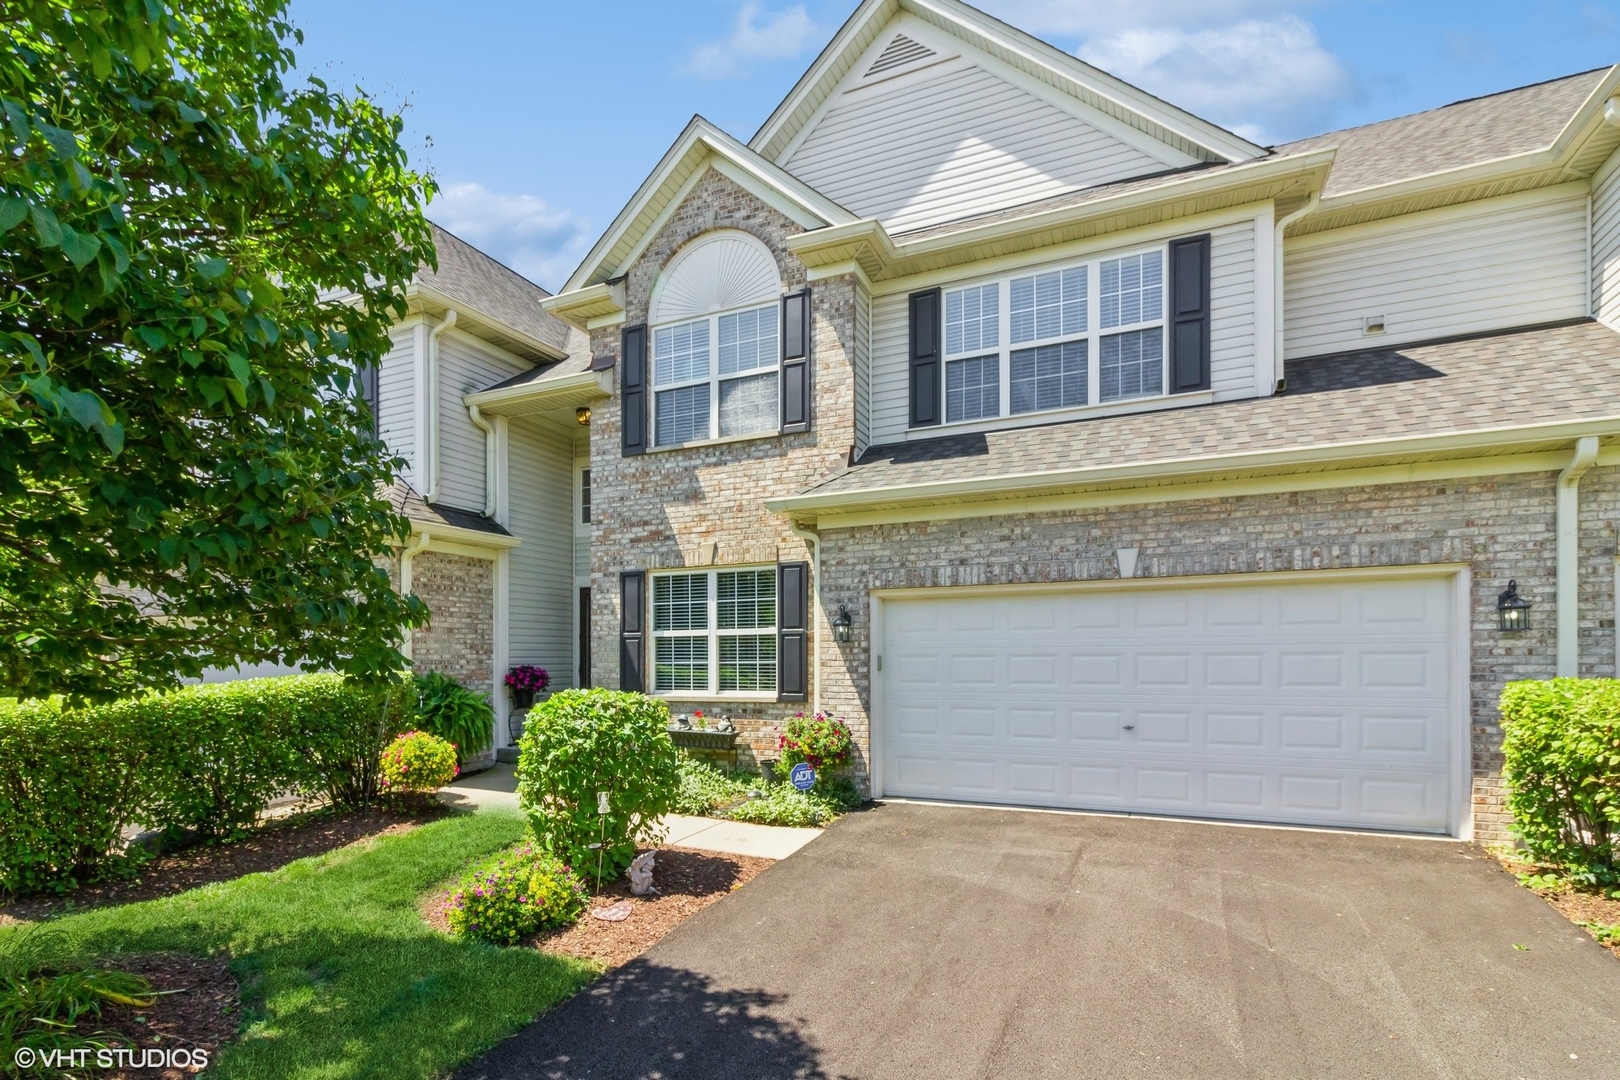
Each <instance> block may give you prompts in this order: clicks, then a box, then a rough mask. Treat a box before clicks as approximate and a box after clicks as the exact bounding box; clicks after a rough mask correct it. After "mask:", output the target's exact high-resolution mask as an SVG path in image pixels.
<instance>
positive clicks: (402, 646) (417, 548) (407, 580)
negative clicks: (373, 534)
mask: <svg viewBox="0 0 1620 1080" xmlns="http://www.w3.org/2000/svg"><path fill="white" fill-rule="evenodd" d="M432 542H433V537H431V536H429V535H428V534H427V533H425V532H418V533H414V534H413V535H412V536H411V538H410V540H409V541H408V542H407V543H406V544H405V546H404V547H402V548H400V549H399V595H401V596H409V595H411V588H412V582H411V560H412V559H414V558H415V557H416V556H417V555H419V554H421V553H422V552H424V551H426V550H427V546H428V545H429V544H430V543H432ZM411 633H412V631H411V628H410V627H406V628H405V637H404V639H403V640H402V641H401V642H400V643H399V651H400V653H401V654H403V655H404V657H405V659H407V660H409V659H411Z"/></svg>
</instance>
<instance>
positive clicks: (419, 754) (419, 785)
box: [378, 731, 461, 795]
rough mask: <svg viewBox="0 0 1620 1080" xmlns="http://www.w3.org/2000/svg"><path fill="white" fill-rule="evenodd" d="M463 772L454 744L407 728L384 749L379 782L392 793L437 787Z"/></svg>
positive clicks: (387, 791) (385, 789)
mask: <svg viewBox="0 0 1620 1080" xmlns="http://www.w3.org/2000/svg"><path fill="white" fill-rule="evenodd" d="M460 774H461V767H460V766H459V765H457V764H456V748H455V747H454V746H451V745H450V744H449V743H448V742H446V741H445V740H444V739H441V738H439V737H438V736H437V735H429V734H428V733H427V732H425V731H407V732H406V733H405V734H403V735H401V736H399V737H398V738H397V739H395V740H394V741H393V742H391V743H389V744H388V745H387V746H386V747H385V748H384V749H383V752H382V760H381V762H379V763H378V775H379V776H380V777H381V780H380V781H379V783H378V786H379V787H380V788H381V789H382V790H383V791H384V792H386V793H387V794H389V795H401V794H405V793H408V792H429V791H437V790H439V789H440V788H442V787H444V785H446V784H448V783H449V782H450V781H452V780H454V779H455V778H456V777H457V776H459V775H460Z"/></svg>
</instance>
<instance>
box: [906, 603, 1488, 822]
mask: <svg viewBox="0 0 1620 1080" xmlns="http://www.w3.org/2000/svg"><path fill="white" fill-rule="evenodd" d="M1452 588H1453V586H1452V584H1451V582H1450V581H1449V580H1442V579H1428V578H1421V579H1416V578H1406V579H1385V580H1367V581H1350V580H1344V579H1340V580H1337V581H1334V582H1331V583H1317V584H1277V583H1267V584H1259V585H1255V584H1251V585H1241V586H1216V587H1205V588H1179V589H1174V588H1171V589H1166V588H1158V589H1141V590H1089V591H1073V592H1059V593H1048V594H1044V595H1041V594H1030V593H1016V594H1012V593H1002V594H989V595H986V594H979V595H974V593H973V592H972V591H970V590H949V589H942V590H940V591H939V593H938V595H922V596H917V597H906V598H904V599H890V600H888V601H887V602H886V603H885V604H884V647H883V669H884V670H883V676H882V678H883V680H884V683H883V689H884V703H883V710H882V714H881V716H880V718H879V726H880V730H881V735H880V738H881V740H882V741H881V752H882V762H881V763H880V768H881V769H882V773H883V791H884V794H887V795H893V796H910V797H915V798H938V799H954V800H965V801H972V802H990V803H1010V804H1018V805H1027V806H1058V807H1073V808H1084V809H1107V810H1134V811H1140V812H1149V813H1165V814H1183V815H1190V816H1196V817H1216V818H1232V819H1241V820H1253V821H1276V822H1290V823H1299V824H1320V825H1347V826H1354V827H1363V828H1367V827H1371V828H1385V829H1402V830H1411V831H1419V832H1445V831H1446V830H1447V827H1448V811H1449V809H1450V806H1451V795H1452V792H1451V786H1450V785H1451V780H1450V777H1451V771H1452V770H1451V766H1452V758H1453V753H1454V751H1455V750H1456V749H1457V746H1458V744H1457V743H1456V742H1454V740H1456V739H1460V738H1461V734H1460V733H1458V732H1454V731H1453V727H1454V724H1455V721H1454V719H1453V718H1454V715H1455V714H1454V711H1453V708H1452V701H1451V694H1452V691H1451V686H1450V682H1451V679H1450V668H1451V662H1450V657H1451V655H1452V645H1451V640H1452V633H1453V629H1452V626H1451V621H1452V620H1451V590H1452Z"/></svg>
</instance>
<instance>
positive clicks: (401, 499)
mask: <svg viewBox="0 0 1620 1080" xmlns="http://www.w3.org/2000/svg"><path fill="white" fill-rule="evenodd" d="M388 501H389V502H391V503H393V505H394V513H396V514H404V515H405V516H406V517H408V518H410V519H411V520H412V521H420V522H422V523H423V524H425V525H451V526H454V527H455V528H458V529H473V530H475V531H477V532H486V533H492V534H494V535H495V536H511V535H512V534H511V533H509V532H507V531H506V529H505V528H503V527H502V526H500V525H497V524H496V523H495V522H494V521H491V520H490V519H489V518H487V517H485V516H484V515H483V514H479V513H476V512H474V511H472V510H461V509H458V508H456V507H454V506H441V505H439V504H437V503H430V502H428V501H426V500H425V499H423V498H422V496H420V495H418V494H417V493H416V489H415V488H413V487H411V486H410V485H409V484H407V483H406V482H405V481H403V480H395V481H394V486H393V488H391V489H390V490H389V492H388Z"/></svg>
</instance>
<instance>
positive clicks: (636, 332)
mask: <svg viewBox="0 0 1620 1080" xmlns="http://www.w3.org/2000/svg"><path fill="white" fill-rule="evenodd" d="M622 343H623V345H624V363H623V364H622V365H621V366H620V368H619V408H620V409H621V411H622V415H621V418H620V419H621V426H622V428H623V430H622V432H621V436H622V442H621V445H622V446H623V449H624V456H625V457H630V456H631V455H633V454H644V453H646V452H647V328H646V327H645V326H627V327H625V328H624V335H623V342H622Z"/></svg>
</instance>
